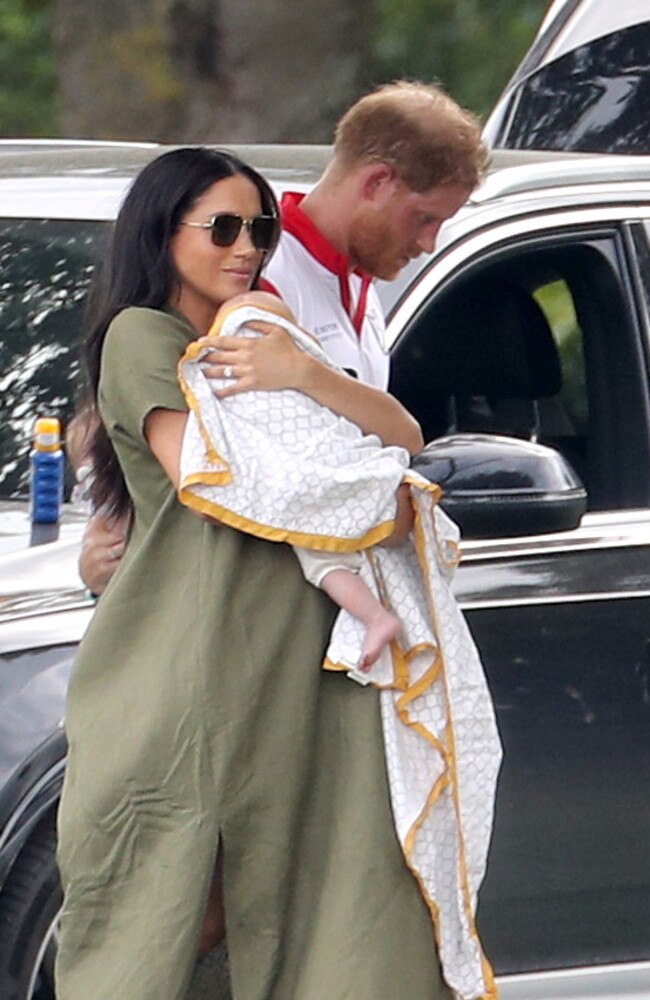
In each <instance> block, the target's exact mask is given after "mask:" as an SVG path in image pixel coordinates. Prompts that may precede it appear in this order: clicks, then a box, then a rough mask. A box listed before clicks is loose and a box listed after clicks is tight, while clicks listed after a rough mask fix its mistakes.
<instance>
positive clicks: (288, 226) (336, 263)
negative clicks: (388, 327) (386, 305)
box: [280, 191, 372, 336]
mask: <svg viewBox="0 0 650 1000" xmlns="http://www.w3.org/2000/svg"><path fill="white" fill-rule="evenodd" d="M304 197H305V196H304V194H299V193H298V192H297V191H285V193H284V195H283V196H282V202H281V205H280V208H281V213H282V228H283V229H284V231H285V232H287V233H291V235H292V236H295V237H296V239H297V240H299V241H300V243H302V245H303V246H304V248H305V250H307V251H308V253H310V254H311V256H312V257H314V258H315V259H316V260H317V261H318V263H319V264H322V265H323V267H326V268H327V270H328V271H331V272H332V273H333V274H335V275H336V276H337V277H338V279H339V289H340V293H341V303H342V305H343V308H344V309H345V311H346V313H347V314H348V316H349V317H350V319H351V320H352V325H353V326H354V329H355V330H356V332H357V336H360V334H361V327H362V326H363V320H364V317H365V315H366V303H367V301H368V289H369V288H370V283H371V281H372V278H371V277H370V275H369V274H365V273H364V272H363V271H360V270H359V269H358V268H353V267H352V266H351V264H350V258H349V257H348V255H347V254H344V253H341V252H340V251H339V250H337V249H336V248H335V247H333V246H332V244H331V243H330V242H329V240H327V239H326V238H325V237H324V236H323V234H322V233H321V232H320V230H319V229H317V228H316V226H315V225H314V223H313V222H312V220H311V219H310V218H309V216H308V215H306V214H305V213H304V212H303V210H302V208H301V207H300V202H301V201H302V199H303V198H304ZM351 273H354V274H356V275H358V276H359V277H360V278H361V290H360V292H359V301H358V302H357V307H356V309H355V310H354V315H353V314H352V312H351V305H350V303H351V295H350V274H351Z"/></svg>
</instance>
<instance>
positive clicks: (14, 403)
mask: <svg viewBox="0 0 650 1000" xmlns="http://www.w3.org/2000/svg"><path fill="white" fill-rule="evenodd" d="M108 225H109V224H108V223H103V222H79V221H68V220H65V221H61V220H50V219H27V220H25V219H3V220H0V266H1V270H0V275H1V277H0V497H2V498H8V497H12V498H13V497H20V496H25V495H27V493H28V491H29V452H30V448H31V438H32V430H33V426H34V420H35V419H36V417H39V416H46V415H47V416H55V417H58V418H59V419H60V420H61V422H62V424H63V426H64V427H65V424H66V422H67V421H68V420H69V418H70V416H71V415H72V413H73V411H74V407H75V404H76V401H77V399H78V397H79V393H80V391H81V388H82V377H81V365H80V342H81V326H82V313H83V302H84V298H85V295H86V291H87V288H88V284H89V282H90V278H91V275H92V271H93V268H94V265H95V262H96V261H97V259H98V257H99V255H100V253H101V250H102V248H103V246H104V245H105V240H106V236H107V232H108Z"/></svg>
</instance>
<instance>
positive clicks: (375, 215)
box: [349, 180, 471, 281]
mask: <svg viewBox="0 0 650 1000" xmlns="http://www.w3.org/2000/svg"><path fill="white" fill-rule="evenodd" d="M470 193H471V189H470V188H467V187H465V186H463V185H460V184H439V185H437V186H436V187H433V188H431V189H430V190H429V191H424V192H418V191H411V189H410V188H408V187H407V186H406V185H405V184H404V183H403V182H402V181H398V180H393V181H392V182H391V188H390V189H389V190H387V191H385V192H383V197H377V198H373V199H368V200H366V201H364V202H363V204H361V205H360V206H359V211H358V213H357V215H356V218H355V222H354V225H353V226H352V227H351V228H352V231H351V234H350V241H349V254H350V257H351V259H352V261H353V263H354V265H355V266H356V267H359V268H361V270H363V271H366V272H367V273H368V274H371V275H373V276H374V277H375V278H383V279H384V280H385V281H391V280H392V279H393V278H396V277H397V275H398V274H399V272H400V271H401V270H402V268H403V267H405V266H406V265H407V264H408V262H409V260H411V259H413V258H414V257H419V256H420V254H421V253H431V251H432V250H433V249H434V247H435V245H436V240H437V238H438V231H439V229H440V226H441V225H442V223H443V222H445V221H446V220H447V219H450V218H451V216H452V215H454V214H455V213H456V212H457V211H458V209H459V208H460V207H461V205H463V204H464V203H465V201H467V198H468V197H469V195H470Z"/></svg>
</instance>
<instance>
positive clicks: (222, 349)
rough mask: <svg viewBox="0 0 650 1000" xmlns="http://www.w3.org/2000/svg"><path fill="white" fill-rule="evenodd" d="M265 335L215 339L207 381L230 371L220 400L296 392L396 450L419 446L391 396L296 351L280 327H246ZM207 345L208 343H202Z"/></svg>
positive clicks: (417, 434) (411, 422)
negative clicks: (238, 395) (246, 394)
mask: <svg viewBox="0 0 650 1000" xmlns="http://www.w3.org/2000/svg"><path fill="white" fill-rule="evenodd" d="M250 326H251V327H254V328H255V329H256V330H258V331H259V332H260V333H263V334H264V336H262V337H257V338H254V339H253V338H250V337H219V338H216V339H215V340H214V341H212V342H213V343H214V349H213V350H212V351H211V353H210V355H209V361H210V362H211V366H210V367H208V368H206V375H208V377H210V378H218V377H221V376H223V373H224V367H225V366H229V367H230V368H232V370H233V376H234V381H233V384H232V386H229V387H228V388H227V389H223V390H222V391H221V392H220V393H219V395H220V396H221V397H225V396H233V395H235V394H236V393H239V392H247V391H248V390H250V389H265V390H274V389H298V390H299V391H300V392H304V393H305V395H307V396H310V397H311V398H312V399H315V400H316V402H317V403H321V404H322V405H323V406H327V407H329V409H330V410H333V411H334V412H335V413H339V414H340V415H341V416H342V417H346V418H347V419H348V420H351V421H352V422H353V423H355V424H357V425H358V426H359V427H360V428H361V430H362V431H363V432H364V433H365V434H377V436H378V437H380V438H381V440H382V441H383V443H384V444H386V445H400V446H401V447H402V448H406V449H407V450H408V451H409V452H410V454H411V455H415V454H417V452H419V451H421V450H422V448H423V447H424V439H423V437H422V431H421V430H420V425H419V424H418V422H417V421H416V420H415V418H414V417H412V416H411V414H410V413H409V412H408V410H406V409H405V408H404V407H403V406H402V404H401V403H400V402H398V400H397V399H395V397H394V396H391V395H390V393H387V392H382V390H381V389H376V388H374V386H370V385H366V384H365V383H363V382H359V381H358V380H357V379H355V378H351V377H350V376H349V375H345V374H343V373H341V372H338V371H336V370H334V369H333V368H330V367H329V366H328V365H324V364H322V363H321V362H320V361H317V360H316V359H315V358H313V357H311V355H309V354H306V353H305V351H302V350H300V348H299V347H297V346H296V344H295V343H294V342H293V340H292V339H291V337H290V335H289V334H288V333H287V332H286V330H284V329H283V328H282V327H280V326H276V325H275V324H272V323H251V324H250ZM204 343H206V345H207V344H209V343H210V341H209V340H207V339H206V340H204Z"/></svg>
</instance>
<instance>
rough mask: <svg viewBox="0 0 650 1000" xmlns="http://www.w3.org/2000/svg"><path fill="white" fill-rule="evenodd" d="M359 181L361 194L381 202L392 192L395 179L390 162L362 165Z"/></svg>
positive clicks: (370, 199) (368, 198)
mask: <svg viewBox="0 0 650 1000" xmlns="http://www.w3.org/2000/svg"><path fill="white" fill-rule="evenodd" d="M360 181H361V185H360V187H361V195H362V196H363V197H364V198H366V199H367V200H368V201H379V202H381V201H383V200H384V199H385V198H388V197H389V196H390V195H391V194H392V193H393V191H394V190H395V184H396V182H397V179H396V177H395V171H394V170H393V168H392V167H391V166H390V164H388V163H369V164H368V165H367V166H366V167H363V169H362V172H361V176H360Z"/></svg>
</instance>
